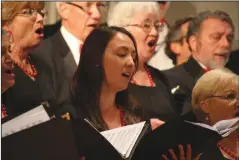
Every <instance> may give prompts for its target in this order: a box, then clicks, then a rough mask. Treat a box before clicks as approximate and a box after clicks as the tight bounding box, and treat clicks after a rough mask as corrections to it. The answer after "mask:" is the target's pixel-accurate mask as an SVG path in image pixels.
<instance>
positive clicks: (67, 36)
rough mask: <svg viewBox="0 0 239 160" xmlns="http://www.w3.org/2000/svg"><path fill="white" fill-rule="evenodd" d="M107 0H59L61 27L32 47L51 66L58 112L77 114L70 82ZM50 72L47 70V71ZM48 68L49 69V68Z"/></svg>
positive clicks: (55, 104)
mask: <svg viewBox="0 0 239 160" xmlns="http://www.w3.org/2000/svg"><path fill="white" fill-rule="evenodd" d="M104 7H105V5H104V2H100V1H99V2H57V8H58V12H59V15H60V17H61V22H62V25H61V27H60V29H59V30H58V31H57V32H56V33H55V34H54V35H53V36H51V37H49V38H48V39H45V40H44V41H43V42H42V43H41V44H40V46H39V47H38V48H37V49H35V50H34V51H33V56H35V57H37V58H38V59H39V60H40V59H41V60H42V61H43V62H44V63H45V64H44V65H47V66H50V69H51V71H50V72H51V74H50V75H49V76H50V77H51V82H50V83H51V84H53V85H52V88H53V90H54V93H55V100H54V106H57V107H56V109H57V110H59V111H58V112H66V111H69V112H71V114H73V116H74V114H75V113H74V108H73V107H72V105H71V99H70V83H71V79H72V77H73V75H74V72H75V69H76V67H77V65H78V64H79V59H80V50H81V49H80V48H81V46H82V44H83V43H84V41H85V39H86V37H87V36H88V35H89V34H90V32H91V31H93V30H94V29H95V28H96V27H98V26H99V23H100V19H101V13H100V10H101V9H104ZM46 72H47V71H46ZM48 72H49V71H48Z"/></svg>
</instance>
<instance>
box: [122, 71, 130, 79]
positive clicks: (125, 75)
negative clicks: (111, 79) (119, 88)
mask: <svg viewBox="0 0 239 160" xmlns="http://www.w3.org/2000/svg"><path fill="white" fill-rule="evenodd" d="M130 75H131V74H130V73H127V72H125V73H122V76H124V77H126V78H130Z"/></svg>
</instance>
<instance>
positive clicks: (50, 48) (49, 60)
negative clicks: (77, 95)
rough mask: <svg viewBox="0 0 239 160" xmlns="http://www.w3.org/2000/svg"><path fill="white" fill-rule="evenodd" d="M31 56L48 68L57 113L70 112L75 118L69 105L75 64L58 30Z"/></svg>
mask: <svg viewBox="0 0 239 160" xmlns="http://www.w3.org/2000/svg"><path fill="white" fill-rule="evenodd" d="M33 56H34V57H35V58H37V59H41V61H42V62H43V63H44V65H47V66H48V68H50V69H49V70H50V71H47V70H45V71H43V72H45V73H46V72H48V73H49V72H50V75H49V76H50V77H51V78H50V79H51V84H52V90H53V91H54V94H55V99H54V100H53V101H52V104H53V106H54V107H55V110H56V111H57V112H60V113H61V112H66V111H68V112H70V113H71V114H73V116H75V110H74V108H73V107H72V105H71V98H70V83H71V80H72V77H73V75H74V72H75V70H76V67H77V65H76V62H75V60H74V57H73V55H72V53H71V51H70V49H69V47H68V45H67V43H66V42H65V40H64V38H63V36H62V34H61V32H60V30H58V31H57V32H56V34H55V35H53V36H51V37H50V38H48V39H45V40H43V41H42V43H41V44H40V46H39V47H37V48H36V49H35V50H34V51H33Z"/></svg>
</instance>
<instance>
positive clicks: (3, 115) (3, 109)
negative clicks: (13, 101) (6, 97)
mask: <svg viewBox="0 0 239 160" xmlns="http://www.w3.org/2000/svg"><path fill="white" fill-rule="evenodd" d="M1 110H2V118H5V117H7V111H6V108H5V106H4V104H2V106H1Z"/></svg>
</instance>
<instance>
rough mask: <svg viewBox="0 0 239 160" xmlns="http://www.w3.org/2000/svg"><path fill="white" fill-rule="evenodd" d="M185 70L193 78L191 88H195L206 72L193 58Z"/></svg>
mask: <svg viewBox="0 0 239 160" xmlns="http://www.w3.org/2000/svg"><path fill="white" fill-rule="evenodd" d="M184 68H185V71H186V72H188V73H189V74H190V75H191V77H192V84H190V88H193V87H194V85H195V83H196V82H197V80H198V79H199V78H200V77H201V76H202V75H203V74H204V71H203V69H202V67H201V66H200V65H199V64H198V62H197V61H196V60H195V59H194V58H193V57H192V56H191V57H190V59H189V60H188V61H187V62H186V63H185V65H184Z"/></svg>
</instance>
